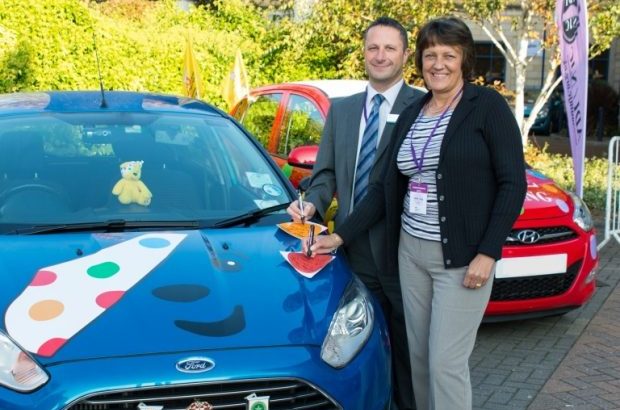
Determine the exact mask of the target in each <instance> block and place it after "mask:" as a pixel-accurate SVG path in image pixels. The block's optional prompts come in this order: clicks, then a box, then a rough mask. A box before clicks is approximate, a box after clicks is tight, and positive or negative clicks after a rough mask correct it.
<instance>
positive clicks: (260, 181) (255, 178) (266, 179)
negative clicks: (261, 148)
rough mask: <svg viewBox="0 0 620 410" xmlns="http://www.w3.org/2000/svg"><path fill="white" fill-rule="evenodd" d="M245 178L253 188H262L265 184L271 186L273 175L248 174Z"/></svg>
mask: <svg viewBox="0 0 620 410" xmlns="http://www.w3.org/2000/svg"><path fill="white" fill-rule="evenodd" d="M245 176H246V177H247V178H248V182H249V183H250V186H251V187H252V188H261V187H263V186H264V185H265V184H271V183H273V181H272V180H271V175H269V174H264V173H259V172H246V173H245Z"/></svg>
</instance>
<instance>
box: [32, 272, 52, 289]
mask: <svg viewBox="0 0 620 410" xmlns="http://www.w3.org/2000/svg"><path fill="white" fill-rule="evenodd" d="M56 277H57V276H56V274H55V273H54V272H50V271H48V270H40V271H38V272H37V274H36V275H35V276H34V279H32V282H30V286H45V285H49V284H50V283H54V281H55V280H56Z"/></svg>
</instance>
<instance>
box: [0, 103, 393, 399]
mask: <svg viewBox="0 0 620 410" xmlns="http://www.w3.org/2000/svg"><path fill="white" fill-rule="evenodd" d="M294 199H295V191H294V190H293V188H292V186H291V185H290V183H289V182H288V181H287V180H286V179H285V177H284V176H283V175H282V174H281V173H280V171H279V170H278V168H277V167H276V166H275V164H274V163H273V161H272V160H271V159H270V157H269V155H268V154H267V153H266V152H265V151H264V150H263V149H262V148H261V147H260V146H259V144H258V142H257V141H256V140H255V139H254V138H252V137H251V136H250V135H249V134H248V133H247V132H246V131H245V130H243V129H242V128H241V126H240V125H239V124H237V123H236V122H235V120H233V119H232V118H231V117H229V116H228V115H227V114H226V113H223V112H222V111H220V110H218V109H216V108H214V107H212V106H210V105H208V104H206V103H204V102H201V101H198V100H194V99H187V98H181V97H175V96H169V95H156V94H147V93H132V92H105V93H104V92H94V91H93V92H44V93H43V92H41V93H16V94H6V95H0V249H2V253H1V254H0V255H1V256H0V312H1V313H2V314H3V318H4V320H3V321H2V324H1V325H0V409H2V410H13V409H15V410H18V409H41V410H56V409H63V410H116V409H119V410H120V409H136V410H173V409H174V410H181V409H188V410H205V409H248V410H269V409H272V410H274V409H287V410H291V409H365V410H366V409H373V410H374V409H386V408H389V406H390V396H391V382H390V375H391V368H390V347H389V340H388V336H387V331H386V326H385V322H384V318H383V316H382V314H381V311H380V309H379V306H378V305H377V304H376V302H375V300H374V299H373V298H372V297H371V296H370V294H369V292H368V291H367V290H366V288H365V287H364V286H363V285H362V284H361V283H360V281H359V280H358V279H356V277H355V276H354V275H352V274H351V272H350V270H349V268H348V266H347V265H346V263H345V261H344V259H343V258H342V256H341V255H336V257H335V258H334V259H333V260H332V261H331V262H329V263H328V264H327V265H326V266H325V267H323V268H322V269H321V270H319V271H318V273H316V274H314V276H312V275H311V274H304V275H302V274H300V272H301V271H298V270H296V269H293V267H292V264H290V263H289V261H288V260H287V259H285V256H286V255H289V252H290V253H296V252H299V251H300V250H301V245H300V240H299V239H297V238H295V237H293V236H291V235H289V234H288V233H286V232H285V231H284V230H282V229H280V228H279V227H278V224H281V223H284V222H289V221H290V219H289V218H288V215H287V214H286V212H285V209H286V207H287V206H288V204H289V203H290V202H291V201H292V200H294ZM297 255H299V253H297ZM302 271H303V270H302ZM304 273H305V272H304Z"/></svg>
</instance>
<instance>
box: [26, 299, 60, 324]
mask: <svg viewBox="0 0 620 410" xmlns="http://www.w3.org/2000/svg"><path fill="white" fill-rule="evenodd" d="M63 310H65V306H64V305H63V304H62V302H59V301H57V300H42V301H40V302H37V303H35V304H34V305H32V306H31V307H30V310H29V311H28V313H29V314H30V317H31V318H32V319H33V320H39V321H46V320H52V319H54V318H56V317H58V316H60V315H61V314H62V312H63Z"/></svg>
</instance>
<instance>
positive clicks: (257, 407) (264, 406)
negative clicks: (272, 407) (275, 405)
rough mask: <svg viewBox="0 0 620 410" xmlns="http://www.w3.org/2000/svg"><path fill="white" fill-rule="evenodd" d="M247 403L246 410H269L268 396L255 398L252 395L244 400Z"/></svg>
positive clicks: (254, 394)
mask: <svg viewBox="0 0 620 410" xmlns="http://www.w3.org/2000/svg"><path fill="white" fill-rule="evenodd" d="M245 399H246V400H247V401H248V405H247V406H246V410H269V396H257V395H256V393H252V394H250V395H249V396H246V398H245Z"/></svg>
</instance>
